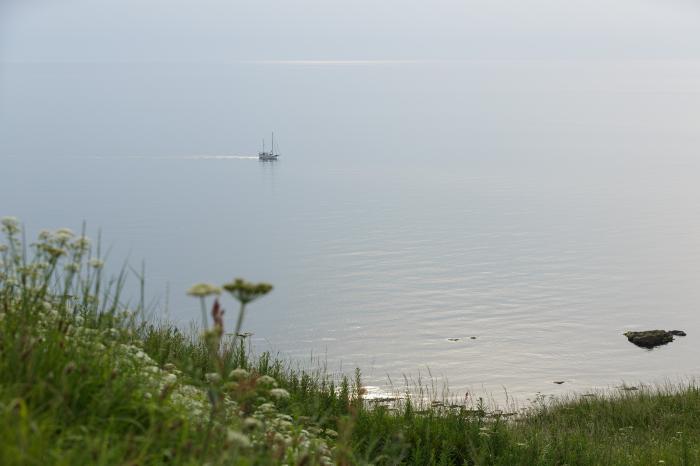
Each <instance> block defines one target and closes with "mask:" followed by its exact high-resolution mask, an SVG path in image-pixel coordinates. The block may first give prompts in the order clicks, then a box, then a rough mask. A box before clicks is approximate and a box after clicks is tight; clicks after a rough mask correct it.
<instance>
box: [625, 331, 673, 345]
mask: <svg viewBox="0 0 700 466" xmlns="http://www.w3.org/2000/svg"><path fill="white" fill-rule="evenodd" d="M674 332H681V333H683V335H685V332H682V331H681V330H674V331H673V332H668V331H666V330H646V331H643V332H625V334H624V335H625V336H626V337H627V340H629V342H630V343H634V344H635V345H637V346H641V347H642V348H655V347H657V346H661V345H665V344H667V343H671V342H672V341H673V335H679V336H680V333H674Z"/></svg>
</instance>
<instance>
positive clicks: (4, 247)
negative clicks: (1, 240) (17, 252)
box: [0, 244, 7, 252]
mask: <svg viewBox="0 0 700 466" xmlns="http://www.w3.org/2000/svg"><path fill="white" fill-rule="evenodd" d="M5 251H7V244H0V252H5Z"/></svg>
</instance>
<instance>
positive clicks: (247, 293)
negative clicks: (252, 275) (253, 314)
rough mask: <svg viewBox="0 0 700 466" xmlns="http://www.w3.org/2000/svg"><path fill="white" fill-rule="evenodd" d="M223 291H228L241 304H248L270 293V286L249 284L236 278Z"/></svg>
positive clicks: (266, 284)
mask: <svg viewBox="0 0 700 466" xmlns="http://www.w3.org/2000/svg"><path fill="white" fill-rule="evenodd" d="M224 290H226V291H228V292H229V293H230V294H231V296H233V297H234V298H236V299H237V300H238V301H239V302H240V303H241V304H248V303H249V302H251V301H254V300H256V299H258V298H259V297H261V296H265V295H266V294H268V293H269V292H270V291H272V285H270V284H269V283H250V282H246V281H245V280H243V279H242V278H236V279H235V280H234V281H232V282H229V283H226V284H225V285H224Z"/></svg>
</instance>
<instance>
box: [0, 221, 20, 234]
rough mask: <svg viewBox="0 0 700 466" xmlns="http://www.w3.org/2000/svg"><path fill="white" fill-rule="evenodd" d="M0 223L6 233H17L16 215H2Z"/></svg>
mask: <svg viewBox="0 0 700 466" xmlns="http://www.w3.org/2000/svg"><path fill="white" fill-rule="evenodd" d="M0 225H2V230H3V231H4V232H5V233H7V234H8V235H14V234H16V233H19V220H17V217H3V218H2V219H0Z"/></svg>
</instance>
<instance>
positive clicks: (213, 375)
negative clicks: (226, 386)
mask: <svg viewBox="0 0 700 466" xmlns="http://www.w3.org/2000/svg"><path fill="white" fill-rule="evenodd" d="M204 378H205V379H206V380H207V382H209V383H219V382H221V375H219V373H218V372H210V373H208V374H205V375H204Z"/></svg>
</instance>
